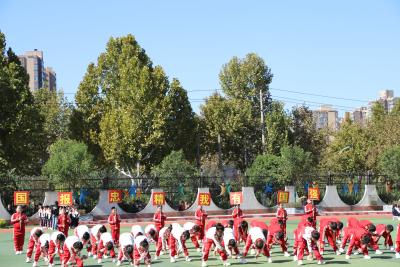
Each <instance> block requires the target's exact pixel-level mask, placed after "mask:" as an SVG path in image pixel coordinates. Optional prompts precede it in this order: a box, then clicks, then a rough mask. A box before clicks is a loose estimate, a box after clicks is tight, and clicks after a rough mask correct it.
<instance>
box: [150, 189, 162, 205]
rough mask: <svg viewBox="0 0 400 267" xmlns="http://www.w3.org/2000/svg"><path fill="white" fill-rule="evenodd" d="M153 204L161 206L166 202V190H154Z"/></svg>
mask: <svg viewBox="0 0 400 267" xmlns="http://www.w3.org/2000/svg"><path fill="white" fill-rule="evenodd" d="M152 203H153V206H160V205H164V204H165V193H164V192H153V199H152Z"/></svg>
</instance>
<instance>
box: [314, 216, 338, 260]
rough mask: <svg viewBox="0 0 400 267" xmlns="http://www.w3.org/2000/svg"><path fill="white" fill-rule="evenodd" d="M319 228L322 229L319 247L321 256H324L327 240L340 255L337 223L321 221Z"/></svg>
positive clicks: (320, 230)
mask: <svg viewBox="0 0 400 267" xmlns="http://www.w3.org/2000/svg"><path fill="white" fill-rule="evenodd" d="M319 227H320V229H319V233H320V239H319V247H320V253H321V255H323V254H324V246H325V238H326V239H327V240H328V243H329V245H330V246H331V247H332V249H333V252H334V253H336V254H337V255H339V254H340V252H339V251H338V248H337V246H336V229H337V223H336V222H334V221H326V220H325V221H320V225H319Z"/></svg>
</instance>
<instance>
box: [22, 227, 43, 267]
mask: <svg viewBox="0 0 400 267" xmlns="http://www.w3.org/2000/svg"><path fill="white" fill-rule="evenodd" d="M42 234H43V229H42V228H41V227H35V228H33V229H32V230H31V235H30V236H29V241H28V250H27V251H26V262H30V261H31V257H32V254H33V250H34V248H35V247H36V246H37V244H38V243H39V238H40V236H41V235H42Z"/></svg>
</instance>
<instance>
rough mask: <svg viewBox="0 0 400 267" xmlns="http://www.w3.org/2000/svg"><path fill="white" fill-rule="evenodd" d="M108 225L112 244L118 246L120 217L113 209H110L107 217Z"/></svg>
mask: <svg viewBox="0 0 400 267" xmlns="http://www.w3.org/2000/svg"><path fill="white" fill-rule="evenodd" d="M107 221H108V224H110V228H111V236H112V239H113V241H114V244H116V245H118V242H119V234H120V229H121V217H120V216H119V214H118V213H117V209H116V208H115V207H112V208H111V214H110V216H108V220H107Z"/></svg>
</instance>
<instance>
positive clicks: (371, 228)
mask: <svg viewBox="0 0 400 267" xmlns="http://www.w3.org/2000/svg"><path fill="white" fill-rule="evenodd" d="M355 230H360V231H361V232H362V231H363V232H364V233H365V234H369V235H370V236H371V235H372V234H373V233H374V232H375V231H376V227H375V225H373V224H369V225H368V226H367V227H362V226H361V225H359V224H357V227H345V228H343V237H342V244H341V246H340V249H339V252H340V253H343V252H344V248H345V246H346V243H347V241H349V240H350V238H351V235H352V234H353V232H354V231H355Z"/></svg>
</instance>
